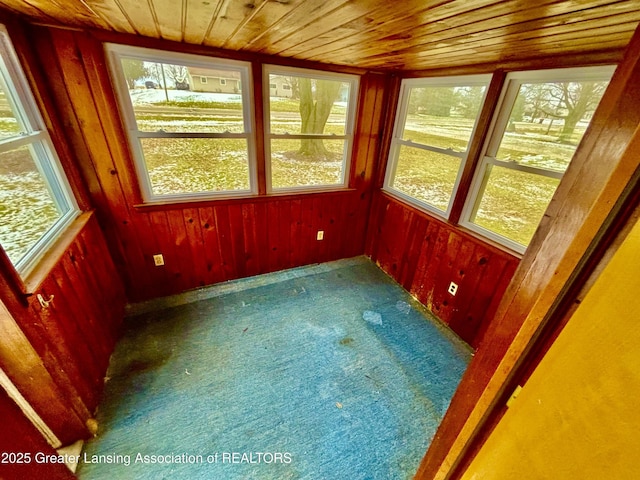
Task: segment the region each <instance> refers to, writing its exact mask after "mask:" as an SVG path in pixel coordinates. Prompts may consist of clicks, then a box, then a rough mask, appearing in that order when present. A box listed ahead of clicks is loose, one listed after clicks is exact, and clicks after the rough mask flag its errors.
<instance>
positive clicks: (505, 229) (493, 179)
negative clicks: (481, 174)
mask: <svg viewBox="0 0 640 480" xmlns="http://www.w3.org/2000/svg"><path fill="white" fill-rule="evenodd" d="M487 172H488V173H487V179H486V186H485V189H484V192H483V194H482V196H481V198H480V200H479V202H478V203H477V204H476V207H475V210H474V214H472V217H471V222H473V223H475V224H476V225H479V226H480V227H483V228H486V229H487V230H489V231H491V232H494V233H497V234H498V235H501V236H503V237H505V238H508V239H509V240H512V241H514V242H516V243H519V244H520V245H524V246H526V245H528V244H529V242H530V241H531V237H533V234H534V232H535V230H536V228H537V227H538V224H539V223H540V220H541V219H542V215H543V214H544V212H545V210H546V209H547V206H548V205H549V202H550V201H551V197H552V196H553V194H554V192H555V191H556V187H557V186H558V184H559V183H560V180H558V179H555V178H550V177H544V176H542V175H536V174H533V173H526V172H520V171H517V170H513V169H510V168H505V167H501V166H497V165H493V166H491V165H489V166H488V167H487Z"/></svg>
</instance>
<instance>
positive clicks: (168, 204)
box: [134, 187, 357, 212]
mask: <svg viewBox="0 0 640 480" xmlns="http://www.w3.org/2000/svg"><path fill="white" fill-rule="evenodd" d="M355 191H357V190H356V189H355V188H344V187H337V188H335V189H330V188H327V189H322V190H305V191H299V192H292V191H286V192H273V193H269V194H266V195H247V196H244V197H224V198H223V197H221V198H210V199H198V200H193V199H185V200H172V201H155V202H148V203H141V204H137V205H134V208H135V209H136V210H138V211H141V212H144V211H150V212H153V211H158V210H167V209H170V208H199V207H210V206H212V205H235V204H238V203H261V202H268V201H271V200H275V199H277V200H293V199H296V198H299V197H301V196H325V195H344V194H349V193H353V192H355Z"/></svg>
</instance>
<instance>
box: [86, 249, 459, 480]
mask: <svg viewBox="0 0 640 480" xmlns="http://www.w3.org/2000/svg"><path fill="white" fill-rule="evenodd" d="M189 295H191V297H189ZM189 299H191V300H194V299H195V300H199V301H195V302H191V303H188V302H189ZM163 302H164V303H163ZM158 305H162V306H164V307H165V308H163V309H162V310H156V311H154V310H152V308H149V306H148V305H147V310H150V311H148V312H146V313H142V314H138V315H135V316H131V317H129V318H128V319H127V321H126V329H125V333H124V336H123V338H122V339H121V340H120V342H119V343H118V345H117V348H116V351H115V353H114V355H113V357H112V360H111V365H110V369H109V374H108V375H109V377H108V378H109V379H108V382H107V385H106V388H105V394H104V399H103V401H102V403H101V406H100V409H99V412H98V422H99V425H100V430H99V432H98V436H97V437H96V438H94V439H92V440H91V441H89V442H87V443H86V444H85V447H84V450H83V453H82V457H81V462H80V465H79V468H78V476H79V478H80V479H154V480H155V479H162V478H166V479H183V478H184V479H199V478H203V479H205V478H206V479H221V480H233V479H243V480H247V479H259V480H270V479H273V480H283V479H309V480H341V479H349V480H357V479H363V480H364V479H393V480H398V479H409V478H412V476H413V474H414V473H415V471H416V469H417V467H418V464H419V462H420V459H421V458H422V456H423V455H424V453H425V451H426V449H427V447H428V445H429V442H430V440H431V438H432V436H433V435H434V433H435V430H436V428H437V426H438V424H439V422H440V420H441V419H442V417H443V415H444V413H445V411H446V409H447V407H448V405H449V401H450V399H451V397H452V395H453V392H454V391H455V389H456V387H457V385H458V382H459V380H460V378H461V376H462V373H463V371H464V369H465V368H466V365H467V363H468V361H469V360H470V356H471V353H470V350H469V348H468V347H467V346H466V345H465V344H464V343H463V342H461V341H460V340H459V339H457V337H455V335H453V334H452V333H451V332H450V331H448V330H447V329H446V328H444V327H442V326H441V325H439V324H438V323H437V322H435V321H434V320H432V319H431V318H430V317H429V315H428V314H427V313H426V312H425V310H424V309H423V308H422V307H421V306H420V305H419V304H418V303H417V302H415V301H414V300H413V299H412V298H411V297H410V296H409V295H408V294H407V293H406V292H405V291H404V290H403V289H402V288H401V287H400V286H398V285H397V284H396V283H395V282H394V281H393V280H391V279H390V278H389V277H388V276H387V275H385V274H384V273H383V272H382V271H381V270H379V269H378V268H377V267H376V266H375V265H374V264H373V263H371V262H370V261H369V260H368V259H366V258H364V257H358V258H355V259H347V260H341V261H337V262H330V263H327V264H323V265H317V266H309V267H302V268H298V269H293V270H290V271H287V272H280V273H275V274H269V275H262V276H259V277H254V278H252V279H246V280H240V281H235V282H229V283H226V284H224V285H221V286H219V287H213V288H209V289H206V290H201V291H197V292H192V293H189V294H186V296H185V295H182V296H177V297H174V298H172V299H164V300H161V301H160V302H156V304H155V306H156V307H157V306H158Z"/></svg>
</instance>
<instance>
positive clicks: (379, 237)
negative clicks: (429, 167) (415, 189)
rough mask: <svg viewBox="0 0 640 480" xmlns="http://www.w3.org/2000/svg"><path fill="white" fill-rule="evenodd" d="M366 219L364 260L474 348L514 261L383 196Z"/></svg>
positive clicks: (379, 197) (449, 227)
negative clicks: (452, 290) (453, 292)
mask: <svg viewBox="0 0 640 480" xmlns="http://www.w3.org/2000/svg"><path fill="white" fill-rule="evenodd" d="M371 218H372V220H371V221H372V230H371V232H372V233H371V236H372V237H373V238H370V239H369V241H368V243H367V252H366V253H367V255H370V256H371V258H372V259H373V260H374V261H375V262H376V263H377V264H378V265H379V266H380V267H381V268H382V269H383V270H384V271H386V272H387V273H388V274H389V275H391V276H392V277H393V278H395V279H396V280H397V281H398V282H399V283H401V284H402V285H403V286H404V287H405V288H406V289H407V290H409V291H410V292H411V293H412V294H413V295H415V297H416V298H417V299H418V300H419V301H420V302H422V303H423V304H424V305H425V306H426V307H427V308H428V309H429V310H430V311H431V312H433V313H434V314H435V315H436V316H437V317H438V318H439V319H440V320H442V321H443V322H444V323H446V324H448V325H449V327H451V329H452V330H453V331H454V332H456V333H457V334H458V335H459V336H460V337H461V338H462V339H464V340H465V341H466V342H467V343H469V345H471V346H472V347H474V348H477V347H478V345H479V343H480V339H481V337H482V335H483V332H484V331H485V330H486V327H487V324H488V323H489V322H490V320H491V319H492V317H493V314H494V313H495V308H496V305H497V302H498V301H499V299H500V298H501V297H502V294H503V293H504V291H505V290H506V288H507V285H508V283H509V281H510V280H511V277H512V275H513V272H514V270H515V267H516V266H517V265H518V259H517V258H516V257H514V256H512V255H509V254H508V253H506V252H504V251H502V250H499V249H497V248H494V247H492V246H490V245H488V244H486V243H484V242H482V241H480V240H478V239H476V238H474V237H472V236H470V235H468V234H465V233H463V232H461V231H460V230H458V229H457V228H455V227H453V226H451V225H448V224H446V223H445V222H443V221H440V220H437V219H435V218H434V217H431V216H429V215H427V214H425V213H423V212H420V211H418V210H416V209H415V208H413V207H410V206H408V205H406V204H404V203H403V202H400V201H399V200H396V199H394V198H392V197H390V196H389V195H386V194H383V193H380V194H378V198H376V200H375V201H374V208H373V209H372V212H371ZM450 282H455V283H456V284H457V285H458V292H457V294H456V295H455V296H453V295H451V294H449V293H448V291H447V290H448V288H449V284H450Z"/></svg>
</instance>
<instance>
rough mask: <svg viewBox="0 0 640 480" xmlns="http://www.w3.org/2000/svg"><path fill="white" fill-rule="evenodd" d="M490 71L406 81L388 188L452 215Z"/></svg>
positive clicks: (414, 202)
mask: <svg viewBox="0 0 640 480" xmlns="http://www.w3.org/2000/svg"><path fill="white" fill-rule="evenodd" d="M490 79H491V76H490V75H473V76H461V77H440V78H418V79H405V80H403V81H402V86H401V89H400V99H399V102H398V109H397V113H396V120H395V126H394V132H393V138H392V142H391V149H390V152H389V162H388V166H387V174H386V178H385V183H384V189H385V190H387V191H389V192H391V193H393V194H394V195H396V196H399V197H401V198H403V199H404V200H406V201H408V202H410V203H413V204H417V205H418V206H419V207H422V208H425V209H427V210H430V211H432V212H434V213H437V214H439V215H441V216H445V217H446V216H448V215H449V212H450V210H451V206H452V203H453V198H454V196H455V191H456V189H457V186H458V182H459V180H460V175H461V173H462V170H463V167H464V164H465V162H466V159H467V152H468V148H469V143H470V139H471V138H472V137H473V134H474V131H475V126H476V123H477V118H478V115H479V113H480V110H481V108H482V104H483V102H484V97H485V92H486V89H487V86H488V84H489V81H490Z"/></svg>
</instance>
